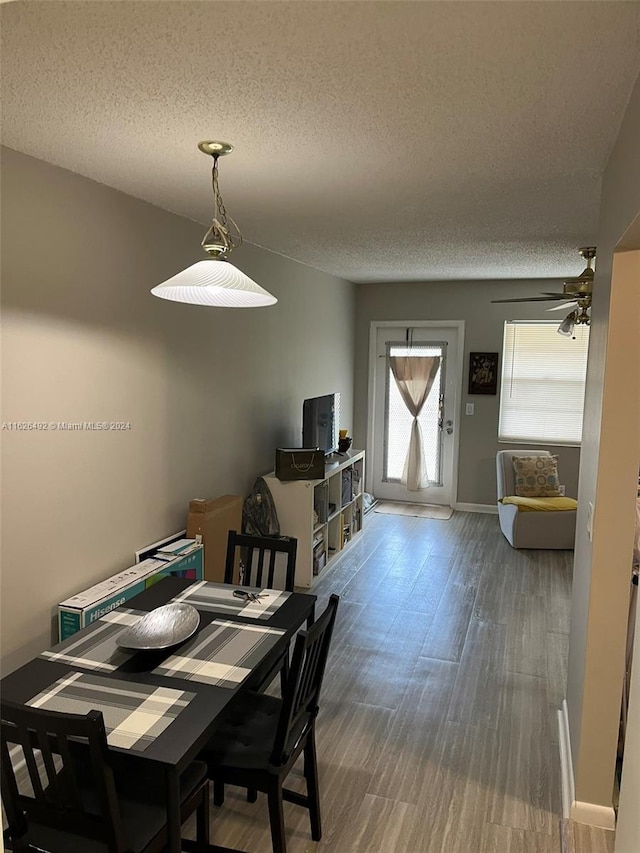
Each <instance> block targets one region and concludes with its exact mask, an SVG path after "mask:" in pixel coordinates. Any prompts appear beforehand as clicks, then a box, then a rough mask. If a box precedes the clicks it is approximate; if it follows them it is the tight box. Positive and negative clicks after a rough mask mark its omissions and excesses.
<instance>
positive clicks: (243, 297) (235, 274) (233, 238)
mask: <svg viewBox="0 0 640 853" xmlns="http://www.w3.org/2000/svg"><path fill="white" fill-rule="evenodd" d="M198 148H199V150H200V151H202V152H203V154H206V155H207V156H211V157H213V170H212V173H211V180H212V188H213V204H214V207H213V219H212V222H211V227H210V228H209V230H208V231H207V233H206V234H205V235H204V239H203V240H202V243H201V244H200V245H201V246H202V248H203V249H204V250H205V252H206V253H207V254H208V255H209V257H208V258H206V259H204V260H201V261H197V262H196V263H195V264H192V266H190V267H188V268H187V269H186V270H182V272H179V273H177V274H176V275H174V276H172V277H171V278H169V279H167V281H163V282H162V284H158V285H156V287H154V288H152V289H151V293H153V295H154V296H159V297H160V298H161V299H169V300H171V301H172V302H186V303H188V304H190V305H210V306H217V307H219V308H262V307H264V306H266V305H275V303H276V302H277V301H278V300H277V299H276V298H275V296H272V295H271V294H270V293H268V292H267V291H266V290H264V288H262V287H260V285H259V284H256V283H255V281H252V280H251V279H250V278H249V276H248V275H245V274H244V273H243V272H241V271H240V270H239V269H238V268H237V267H234V265H233V264H230V263H229V262H228V261H227V255H228V254H229V253H230V252H231V251H232V250H233V249H236V248H237V247H238V246H240V245H241V244H242V234H241V233H240V229H239V228H238V226H237V225H236V223H235V221H234V220H233V219H232V218H231V217H230V216H229V214H228V213H227V210H226V208H225V206H224V202H223V201H222V196H221V194H220V187H219V185H218V159H219V158H220V157H222V156H224V155H225V154H229V153H231V151H233V145H229V143H228V142H212V141H205V142H200V143H199V144H198Z"/></svg>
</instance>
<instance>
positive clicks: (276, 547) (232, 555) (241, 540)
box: [224, 530, 298, 592]
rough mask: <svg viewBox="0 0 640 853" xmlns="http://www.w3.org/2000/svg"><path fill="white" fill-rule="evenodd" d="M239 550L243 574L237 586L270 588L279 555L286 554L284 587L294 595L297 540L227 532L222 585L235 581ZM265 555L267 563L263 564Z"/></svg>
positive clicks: (288, 537)
mask: <svg viewBox="0 0 640 853" xmlns="http://www.w3.org/2000/svg"><path fill="white" fill-rule="evenodd" d="M237 549H240V553H241V564H242V567H243V571H242V573H241V577H240V583H241V584H242V585H243V586H255V587H265V586H266V587H270V588H272V587H273V586H274V583H275V575H276V560H277V557H278V554H284V555H286V559H287V565H286V576H285V583H284V588H285V590H286V591H287V592H293V589H294V583H295V573H296V553H297V550H298V540H297V539H295V538H294V537H292V536H253V535H250V534H248V533H237V532H236V531H235V530H230V531H229V538H228V540H227V558H226V563H225V572H224V582H225V583H233V582H234V569H235V564H236V550H237ZM267 555H268V562H267V563H266V565H265V561H266V558H267Z"/></svg>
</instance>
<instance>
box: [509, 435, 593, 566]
mask: <svg viewBox="0 0 640 853" xmlns="http://www.w3.org/2000/svg"><path fill="white" fill-rule="evenodd" d="M514 456H551V454H550V453H549V452H548V451H544V450H538V449H536V450H500V451H498V454H497V456H496V467H497V477H498V518H499V519H500V529H501V530H502V532H503V533H504V535H505V537H506V539H507V541H508V543H509V544H510V545H511V546H512V547H513V548H550V549H572V548H573V547H574V540H575V536H576V510H562V511H558V512H553V511H552V512H521V511H519V510H518V507H517V506H514V505H513V504H503V503H501V502H500V499H501V498H504V497H507V496H511V495H515V493H516V492H515V474H514V470H513V457H514Z"/></svg>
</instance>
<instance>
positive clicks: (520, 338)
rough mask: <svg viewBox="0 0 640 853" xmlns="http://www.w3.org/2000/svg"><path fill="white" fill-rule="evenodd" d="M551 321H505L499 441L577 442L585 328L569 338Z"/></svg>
mask: <svg viewBox="0 0 640 853" xmlns="http://www.w3.org/2000/svg"><path fill="white" fill-rule="evenodd" d="M557 329H558V323H557V322H540V323H530V322H515V321H511V322H507V323H505V326H504V347H503V350H502V352H503V356H502V381H501V387H500V420H499V425H498V438H499V440H500V441H511V442H518V443H520V442H527V441H530V442H537V443H542V444H580V441H581V439H582V412H583V407H584V389H585V381H586V376H587V354H588V349H589V327H588V326H576V327H575V330H574V336H575V339H574V338H573V337H572V338H567V337H563V336H562V335H559V334H558V332H557Z"/></svg>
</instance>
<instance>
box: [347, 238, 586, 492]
mask: <svg viewBox="0 0 640 853" xmlns="http://www.w3.org/2000/svg"><path fill="white" fill-rule="evenodd" d="M582 264H583V262H582V260H581V258H580V257H579V255H578V254H577V252H576V270H577V272H579V271H580V270H581V269H582ZM576 274H577V273H576ZM559 287H560V284H559V283H558V282H557V281H549V280H545V279H541V280H539V281H535V280H531V281H521V280H519V281H477V282H475V281H462V282H449V281H447V282H423V283H415V284H413V283H412V284H406V283H403V284H361V285H359V286H358V291H357V303H356V304H357V309H356V318H357V319H356V324H357V325H356V376H355V392H354V404H355V409H354V416H355V417H354V426H355V432H356V435H357V436H358V437H359V436H366V434H367V419H368V371H369V329H370V324H371V321H373V320H408V321H411V320H414V321H417V320H464V321H465V340H464V376H463V389H462V409H461V411H462V412H464V410H465V403H466V402H473V403H474V404H475V414H474V415H472V416H469V415H464V414H460V413H458V416H457V421H458V424H459V427H460V458H459V474H458V502H460V503H474V504H495V502H496V462H495V458H496V452H497V451H498V450H504V449H509V448H511V447H517V446H524V445H509V444H499V443H498V405H499V397H498V396H497V395H496V396H495V397H492V396H479V395H473V396H468V395H467V387H468V384H467V383H468V371H469V353H470V352H499V353H500V356H502V338H503V332H504V321H505V320H516V319H517V320H533V319H549V314H546V313H545V310H544V309H545V308H546V307H548V305H547V303H544V304H543V307H541V306H540V304H536V303H532V304H527V303H525V304H521V305H492V304H491V300H492V299H509V298H512V297H513V298H517V297H524V296H536V295H538V294H539V292H540V291H546V290H549V291H552V292H555V291H558V289H559ZM549 304H551V303H549ZM501 365H502V357H500V367H501ZM545 449H548V450H550V451H551V452H553V453H558V455H559V457H560V461H559V467H560V474H561V479H562V481H563V483H565V485H566V487H567V494H568V495H572V496H574V497H575V496H576V495H577V486H578V466H579V460H580V451H579V448H575V447H552V446H545ZM368 450H369V451H370V452H371V448H368Z"/></svg>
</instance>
